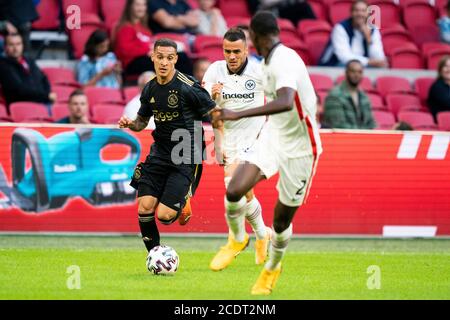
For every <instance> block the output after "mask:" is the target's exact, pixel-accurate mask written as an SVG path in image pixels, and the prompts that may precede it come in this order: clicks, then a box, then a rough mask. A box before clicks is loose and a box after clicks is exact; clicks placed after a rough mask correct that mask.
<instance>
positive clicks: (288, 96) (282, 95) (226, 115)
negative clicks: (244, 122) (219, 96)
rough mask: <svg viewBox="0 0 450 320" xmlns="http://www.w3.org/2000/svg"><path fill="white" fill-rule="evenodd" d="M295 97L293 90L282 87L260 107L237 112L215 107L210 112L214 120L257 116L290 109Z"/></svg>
mask: <svg viewBox="0 0 450 320" xmlns="http://www.w3.org/2000/svg"><path fill="white" fill-rule="evenodd" d="M294 99H295V90H294V89H292V88H288V87H283V88H280V89H278V90H277V98H276V99H275V100H273V101H271V102H269V103H267V104H265V105H263V106H261V107H258V108H253V109H247V110H242V111H239V112H235V111H231V110H227V109H220V110H219V109H215V111H217V112H215V113H213V114H212V116H213V119H214V120H239V119H241V118H249V117H257V116H263V115H271V114H276V113H281V112H286V111H289V110H291V109H292V107H293V103H294Z"/></svg>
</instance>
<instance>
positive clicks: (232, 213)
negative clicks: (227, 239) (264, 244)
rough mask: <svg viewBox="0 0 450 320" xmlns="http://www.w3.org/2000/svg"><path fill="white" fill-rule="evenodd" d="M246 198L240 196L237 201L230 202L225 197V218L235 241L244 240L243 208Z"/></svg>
mask: <svg viewBox="0 0 450 320" xmlns="http://www.w3.org/2000/svg"><path fill="white" fill-rule="evenodd" d="M246 203H247V200H246V199H245V197H242V198H241V200H239V201H238V202H230V201H228V200H227V198H225V210H226V214H225V218H226V220H227V223H228V227H229V228H230V231H231V233H232V234H233V237H234V239H235V240H236V241H237V242H242V241H244V238H245V214H244V208H245V204H246Z"/></svg>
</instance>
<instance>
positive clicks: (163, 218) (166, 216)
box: [158, 210, 177, 224]
mask: <svg viewBox="0 0 450 320" xmlns="http://www.w3.org/2000/svg"><path fill="white" fill-rule="evenodd" d="M176 219H177V212H176V211H173V212H172V211H165V210H161V211H160V212H158V220H159V221H160V222H161V223H162V224H172V223H173V222H174V221H175V220H176Z"/></svg>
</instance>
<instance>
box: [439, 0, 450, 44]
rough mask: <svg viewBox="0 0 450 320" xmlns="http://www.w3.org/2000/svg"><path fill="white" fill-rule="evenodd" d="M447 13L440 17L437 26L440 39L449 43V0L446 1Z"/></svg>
mask: <svg viewBox="0 0 450 320" xmlns="http://www.w3.org/2000/svg"><path fill="white" fill-rule="evenodd" d="M445 8H446V9H447V15H446V16H443V17H441V18H440V19H439V20H438V21H437V24H438V27H439V31H440V34H441V41H442V42H445V43H448V44H450V1H448V2H447V6H446V7H445Z"/></svg>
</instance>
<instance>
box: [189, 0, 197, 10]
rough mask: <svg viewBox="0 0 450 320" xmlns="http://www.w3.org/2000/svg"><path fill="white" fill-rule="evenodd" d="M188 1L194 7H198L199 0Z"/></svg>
mask: <svg viewBox="0 0 450 320" xmlns="http://www.w3.org/2000/svg"><path fill="white" fill-rule="evenodd" d="M186 2H187V3H188V5H189V6H190V7H191V8H192V9H198V8H199V6H198V1H197V0H186Z"/></svg>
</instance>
